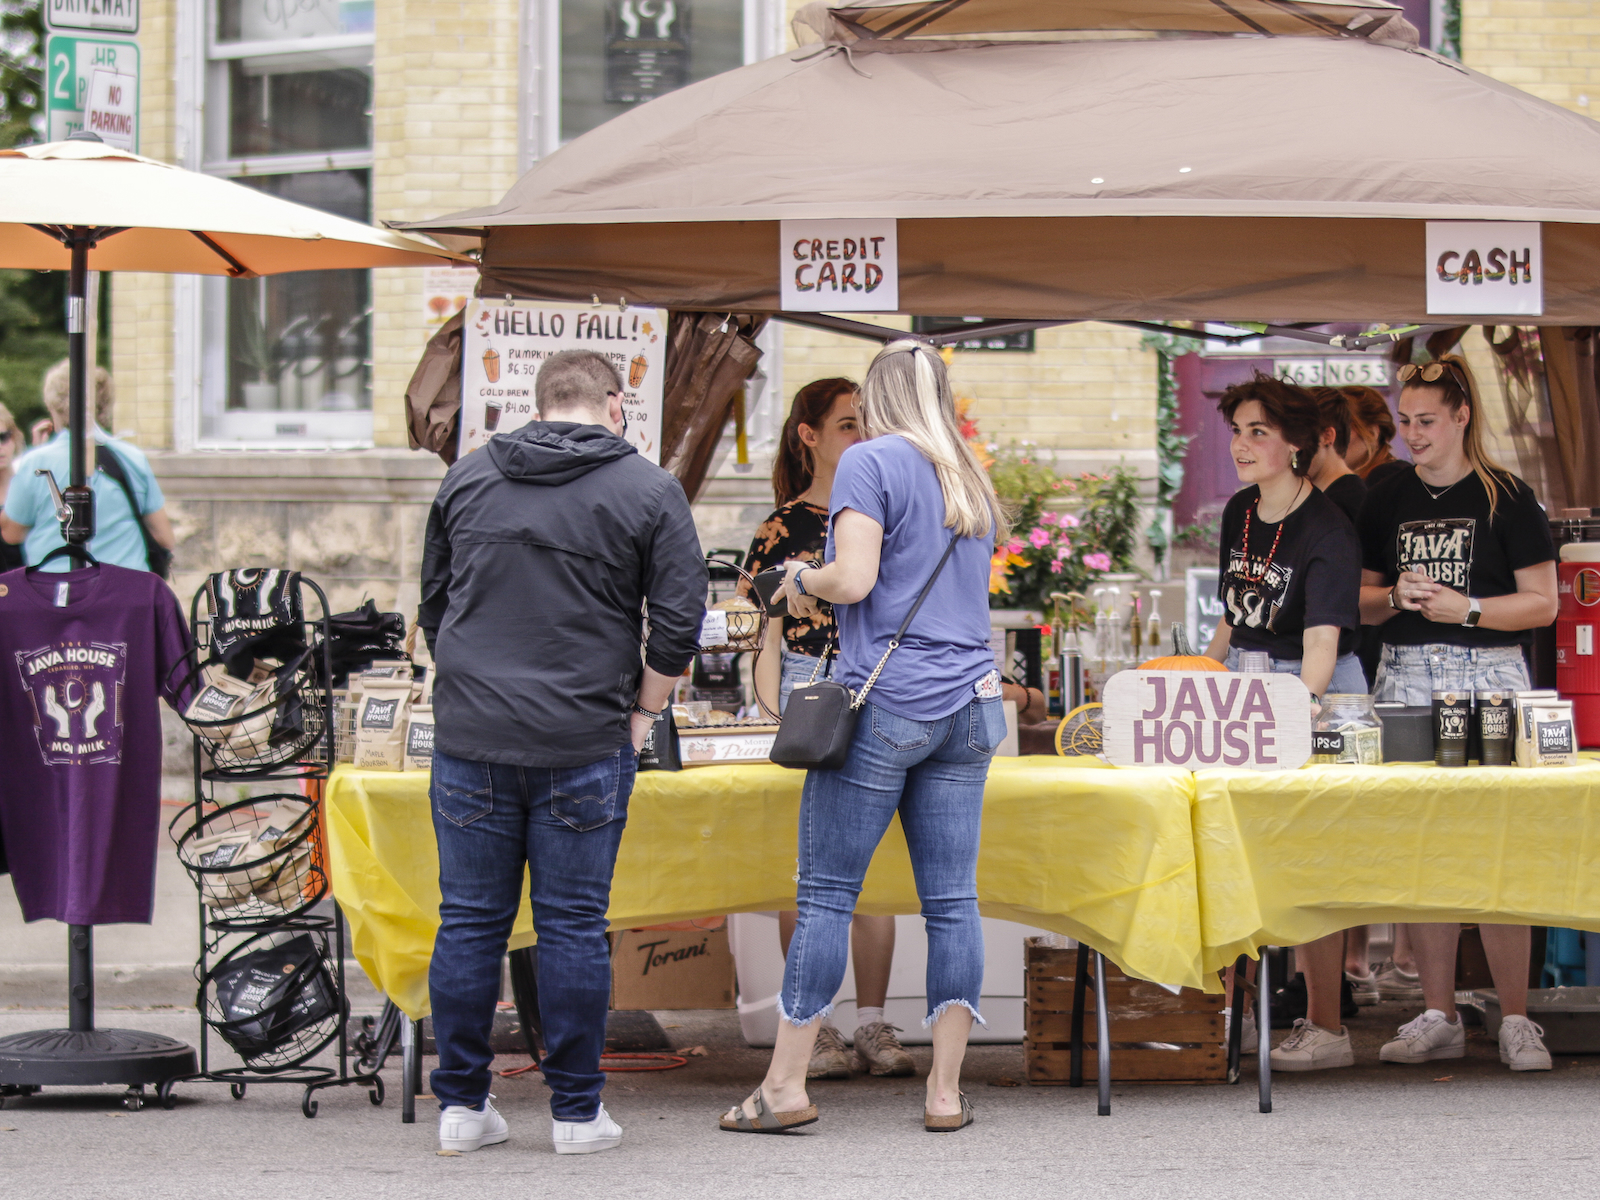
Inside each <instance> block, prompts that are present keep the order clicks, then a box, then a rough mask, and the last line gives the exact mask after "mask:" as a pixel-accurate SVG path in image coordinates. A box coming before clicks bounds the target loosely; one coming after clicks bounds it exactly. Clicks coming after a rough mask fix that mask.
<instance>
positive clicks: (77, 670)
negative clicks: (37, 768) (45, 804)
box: [13, 642, 128, 766]
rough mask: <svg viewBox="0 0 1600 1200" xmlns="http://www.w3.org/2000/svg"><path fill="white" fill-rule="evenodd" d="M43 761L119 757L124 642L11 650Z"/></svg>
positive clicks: (78, 762) (61, 762)
mask: <svg viewBox="0 0 1600 1200" xmlns="http://www.w3.org/2000/svg"><path fill="white" fill-rule="evenodd" d="M13 653H14V655H15V658H16V661H17V671H18V672H19V673H20V674H21V676H22V686H23V687H24V689H26V691H27V693H28V699H29V700H30V701H31V702H32V704H33V732H34V736H35V737H36V738H37V739H38V742H39V754H40V756H41V757H42V758H43V759H44V762H45V765H47V766H53V765H62V766H68V765H81V764H86V763H119V762H121V761H122V684H123V681H124V679H125V678H126V677H127V673H128V645H127V643H126V642H79V643H73V642H63V643H58V644H56V645H51V646H42V647H40V648H39V649H37V650H17V651H14V652H13Z"/></svg>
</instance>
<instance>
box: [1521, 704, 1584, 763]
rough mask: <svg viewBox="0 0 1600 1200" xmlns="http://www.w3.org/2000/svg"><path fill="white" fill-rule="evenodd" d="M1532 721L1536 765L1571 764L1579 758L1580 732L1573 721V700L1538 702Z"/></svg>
mask: <svg viewBox="0 0 1600 1200" xmlns="http://www.w3.org/2000/svg"><path fill="white" fill-rule="evenodd" d="M1529 724H1530V726H1531V730H1532V732H1531V735H1530V737H1529V739H1528V740H1529V746H1528V748H1529V752H1530V755H1531V758H1532V761H1531V762H1530V763H1529V764H1528V765H1529V766H1533V767H1571V766H1575V765H1576V764H1577V761H1578V738H1577V731H1576V730H1575V729H1574V728H1573V724H1572V701H1570V700H1562V701H1551V702H1548V703H1545V704H1539V705H1535V706H1534V707H1533V709H1532V711H1531V714H1530V719H1529Z"/></svg>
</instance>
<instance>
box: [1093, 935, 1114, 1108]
mask: <svg viewBox="0 0 1600 1200" xmlns="http://www.w3.org/2000/svg"><path fill="white" fill-rule="evenodd" d="M1094 1030H1095V1037H1096V1040H1097V1043H1098V1044H1097V1045H1096V1046H1095V1049H1096V1050H1097V1051H1098V1054H1097V1055H1096V1057H1097V1058H1098V1059H1099V1067H1100V1108H1099V1113H1100V1115H1101V1116H1102V1117H1109V1116H1110V1115H1111V1014H1110V1013H1109V1012H1107V1011H1106V960H1105V956H1104V955H1103V954H1101V953H1100V952H1099V951H1098V950H1096V951H1095V955H1094Z"/></svg>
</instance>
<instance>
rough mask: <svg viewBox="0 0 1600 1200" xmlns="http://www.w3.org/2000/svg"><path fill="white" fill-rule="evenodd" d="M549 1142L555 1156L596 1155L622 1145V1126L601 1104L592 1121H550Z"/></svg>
mask: <svg viewBox="0 0 1600 1200" xmlns="http://www.w3.org/2000/svg"><path fill="white" fill-rule="evenodd" d="M550 1140H551V1141H552V1142H554V1143H555V1147H556V1153H557V1154H596V1153H598V1152H599V1151H601V1150H615V1149H616V1148H617V1147H618V1146H620V1145H622V1126H621V1125H618V1124H617V1123H616V1122H615V1121H613V1120H612V1119H611V1114H610V1113H608V1112H607V1111H606V1106H605V1105H604V1104H602V1105H601V1106H600V1111H599V1112H597V1113H595V1115H594V1120H592V1121H551V1122H550Z"/></svg>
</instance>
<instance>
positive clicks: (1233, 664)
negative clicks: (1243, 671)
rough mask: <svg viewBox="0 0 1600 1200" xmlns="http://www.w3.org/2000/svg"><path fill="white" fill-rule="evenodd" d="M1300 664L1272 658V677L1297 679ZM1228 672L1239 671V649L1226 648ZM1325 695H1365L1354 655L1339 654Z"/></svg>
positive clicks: (1296, 661)
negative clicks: (1292, 677) (1282, 676)
mask: <svg viewBox="0 0 1600 1200" xmlns="http://www.w3.org/2000/svg"><path fill="white" fill-rule="evenodd" d="M1300 662H1301V660H1300V659H1298V658H1274V659H1273V660H1272V672H1273V674H1274V675H1293V676H1295V677H1297V678H1298V677H1299V675H1300ZM1227 666H1228V670H1230V671H1237V670H1238V669H1239V647H1237V646H1229V647H1228V661H1227ZM1327 694H1328V695H1330V696H1355V695H1360V696H1364V695H1366V694H1367V676H1366V673H1365V672H1364V671H1362V669H1361V660H1360V659H1359V658H1357V657H1356V656H1355V655H1354V654H1341V655H1339V657H1338V658H1337V659H1335V660H1334V663H1333V678H1332V679H1330V680H1329V681H1328V690H1327Z"/></svg>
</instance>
